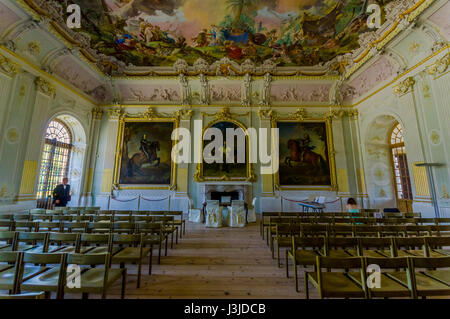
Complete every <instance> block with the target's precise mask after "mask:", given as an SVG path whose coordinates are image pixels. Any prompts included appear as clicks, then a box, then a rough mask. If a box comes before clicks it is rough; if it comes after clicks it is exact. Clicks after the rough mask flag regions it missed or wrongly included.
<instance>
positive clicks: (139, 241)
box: [111, 234, 152, 288]
mask: <svg viewBox="0 0 450 319" xmlns="http://www.w3.org/2000/svg"><path fill="white" fill-rule="evenodd" d="M111 240H112V242H111V245H112V247H115V246H116V245H118V248H122V247H123V246H124V245H125V246H128V247H125V248H122V249H121V250H120V251H119V252H118V253H116V254H114V255H113V256H112V263H113V264H120V267H121V268H124V267H125V264H126V263H136V264H137V265H138V275H137V276H138V279H137V285H136V287H137V288H140V286H141V269H142V260H143V259H144V258H147V256H149V260H148V273H149V275H150V274H151V267H152V266H151V265H152V250H151V249H150V248H148V247H144V235H143V234H132V235H123V234H113V235H112V239H111Z"/></svg>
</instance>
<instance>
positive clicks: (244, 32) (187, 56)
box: [64, 0, 392, 66]
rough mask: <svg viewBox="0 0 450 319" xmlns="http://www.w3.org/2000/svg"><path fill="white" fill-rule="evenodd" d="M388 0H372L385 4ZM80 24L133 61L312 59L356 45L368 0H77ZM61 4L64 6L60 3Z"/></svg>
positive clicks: (101, 44) (94, 40) (98, 42)
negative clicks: (80, 15)
mask: <svg viewBox="0 0 450 319" xmlns="http://www.w3.org/2000/svg"><path fill="white" fill-rule="evenodd" d="M391 1H392V0H377V1H375V2H376V3H378V4H379V5H380V6H381V7H384V6H385V5H386V4H387V3H389V2H391ZM74 2H75V3H77V4H79V5H80V7H81V8H82V9H83V16H82V18H83V19H82V28H81V29H80V30H79V32H82V33H83V34H86V35H88V36H89V37H90V39H91V45H92V47H93V48H95V49H96V50H97V51H98V52H99V53H102V54H105V55H108V56H113V57H115V58H117V59H118V60H120V61H123V62H125V63H126V64H133V65H135V66H172V65H173V64H174V63H175V62H176V61H177V60H178V59H184V60H185V61H186V62H187V63H188V64H189V65H193V64H194V63H195V62H196V61H197V60H198V59H200V58H201V59H203V60H205V61H206V62H207V63H209V64H212V63H214V62H216V61H218V60H220V59H221V58H224V57H227V58H229V59H231V60H233V61H235V62H238V63H242V62H244V61H245V60H246V59H250V60H251V61H252V62H254V63H255V64H256V65H260V64H262V63H263V62H264V61H266V60H268V59H272V60H273V61H274V62H275V63H276V64H277V65H278V66H314V65H317V64H320V63H325V62H328V61H330V60H331V59H333V58H334V57H336V56H337V55H341V54H345V53H348V52H350V51H352V50H354V49H357V48H359V44H358V37H359V35H360V34H362V33H364V32H367V31H368V30H369V29H368V27H367V23H366V21H367V18H368V15H367V14H366V13H365V12H366V8H367V5H368V3H369V0H337V1H336V0H298V1H295V0H277V1H273V0H169V1H160V0H95V1H92V0H75V1H74ZM64 11H65V10H64Z"/></svg>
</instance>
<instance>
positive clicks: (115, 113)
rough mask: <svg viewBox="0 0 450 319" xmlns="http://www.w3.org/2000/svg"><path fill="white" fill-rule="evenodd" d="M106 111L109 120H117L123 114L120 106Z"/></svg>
mask: <svg viewBox="0 0 450 319" xmlns="http://www.w3.org/2000/svg"><path fill="white" fill-rule="evenodd" d="M107 112H108V118H109V119H110V120H118V119H120V118H121V117H122V115H123V110H122V109H121V108H113V109H109V110H108V111H107Z"/></svg>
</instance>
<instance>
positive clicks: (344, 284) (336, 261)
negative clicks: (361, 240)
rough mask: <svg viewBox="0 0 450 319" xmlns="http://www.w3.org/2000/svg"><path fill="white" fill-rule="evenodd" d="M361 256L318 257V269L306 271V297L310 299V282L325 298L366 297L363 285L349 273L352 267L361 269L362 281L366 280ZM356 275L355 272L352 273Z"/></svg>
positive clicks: (321, 296) (320, 295)
mask: <svg viewBox="0 0 450 319" xmlns="http://www.w3.org/2000/svg"><path fill="white" fill-rule="evenodd" d="M362 265H363V261H362V258H361V257H351V258H332V257H322V256H317V257H316V271H315V272H305V297H306V299H309V285H308V284H309V283H311V284H312V285H313V286H314V287H315V288H316V289H317V290H318V292H319V297H320V298H321V299H323V298H366V294H365V292H364V290H363V287H362V286H361V285H359V284H358V283H357V282H355V280H353V279H352V277H351V276H350V275H349V273H348V272H349V270H350V269H358V270H359V271H360V278H361V281H364V279H365V275H364V268H363V267H362ZM323 269H339V270H345V271H339V272H336V271H323ZM352 274H353V275H354V272H353V273H352Z"/></svg>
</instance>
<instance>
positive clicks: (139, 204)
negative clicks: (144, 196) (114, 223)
mask: <svg viewBox="0 0 450 319" xmlns="http://www.w3.org/2000/svg"><path fill="white" fill-rule="evenodd" d="M140 211H141V194H139V196H138V212H140Z"/></svg>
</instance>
